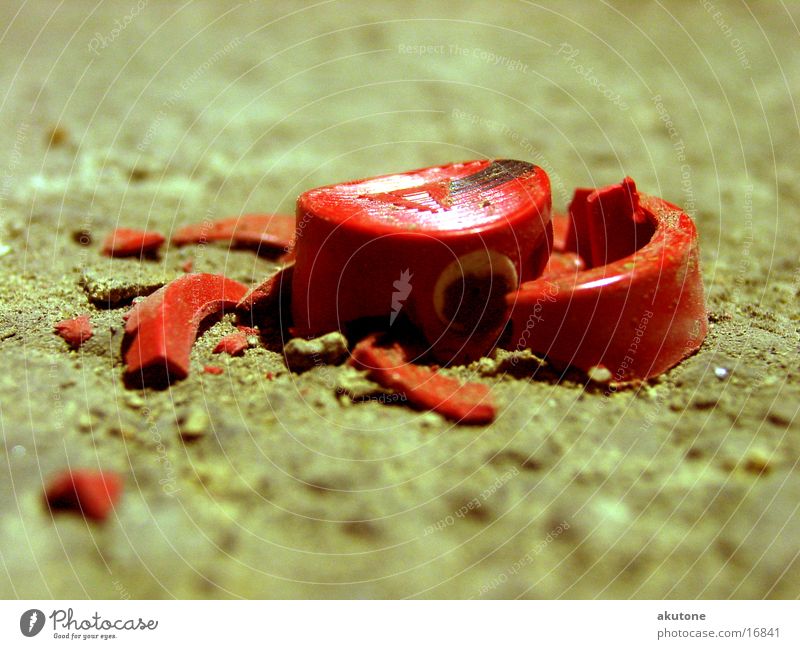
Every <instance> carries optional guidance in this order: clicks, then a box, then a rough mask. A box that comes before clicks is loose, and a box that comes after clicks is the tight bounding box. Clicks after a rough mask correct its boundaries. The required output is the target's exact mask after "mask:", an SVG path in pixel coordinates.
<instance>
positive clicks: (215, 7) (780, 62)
mask: <svg viewBox="0 0 800 649" xmlns="http://www.w3.org/2000/svg"><path fill="white" fill-rule="evenodd" d="M379 4H384V3H374V2H366V1H364V2H338V1H329V2H322V3H319V4H316V5H314V6H311V5H310V4H308V5H305V4H303V3H290V2H283V1H281V2H241V3H239V4H237V5H233V4H228V3H221V2H220V3H212V2H192V3H187V4H185V5H183V4H178V3H175V4H170V3H155V2H151V3H149V4H148V3H146V2H144V0H143V1H142V2H141V3H140V5H141V8H137V5H136V4H135V3H134V2H133V0H131V1H130V2H127V1H123V2H103V3H102V4H101V5H100V6H96V5H95V3H90V2H69V3H62V4H58V5H57V4H56V3H46V2H37V3H31V2H28V3H25V4H24V6H22V5H21V4H18V3H16V2H4V3H2V7H1V8H0V14H1V19H0V26H2V28H3V29H4V31H3V33H2V40H1V41H0V61H2V63H1V64H0V70H1V71H2V72H1V74H2V86H0V87H2V89H3V90H2V103H1V104H0V125H2V128H1V129H0V169H2V176H0V178H1V179H2V181H1V182H0V216H1V218H2V223H0V227H1V228H2V229H1V230H0V243H2V248H1V249H0V251H1V252H2V256H0V268H2V275H0V278H1V279H0V300H1V302H0V367H2V372H1V373H0V426H2V434H3V442H4V443H3V446H2V448H1V449H0V452H2V469H0V485H2V489H1V491H0V511H2V516H1V517H0V558H1V559H2V568H0V595H2V596H4V597H23V598H43V597H67V598H84V597H87V598H117V597H132V598H165V597H179V598H201V597H214V598H220V597H225V598H227V597H247V598H250V597H258V598H284V597H303V598H304V597H321V598H330V597H337V598H376V597H391V598H403V597H418V598H432V597H458V598H469V597H492V598H498V597H499V598H516V597H525V598H558V597H567V598H595V597H599V598H628V597H633V598H664V597H666V598H696V597H700V598H712V597H713V598H728V597H734V598H761V597H773V598H794V597H797V596H798V595H800V581H799V580H798V576H799V573H800V560H798V555H799V554H800V512H799V511H798V507H800V472H798V457H799V454H800V440H799V439H798V432H800V427H798V424H797V420H796V416H797V408H798V403H800V402H799V401H798V397H800V371H799V370H798V317H800V310H798V301H797V298H798V291H799V290H800V272H799V270H798V253H797V251H798V248H799V247H800V228H798V226H797V210H798V207H800V193H798V191H797V189H796V174H797V171H798V165H797V145H798V113H797V103H796V101H797V99H798V97H797V84H796V78H797V74H798V59H799V57H800V47H798V31H797V21H798V18H800V12H798V11H797V6H796V5H795V4H793V3H786V4H787V5H788V6H789V7H790V8H789V9H787V8H785V7H782V6H781V5H780V3H775V2H754V3H750V6H749V7H748V6H746V5H744V4H743V3H740V2H722V0H715V2H714V4H713V5H712V4H711V3H708V2H706V3H705V5H704V3H702V2H685V3H684V2H666V3H661V5H662V6H659V4H658V3H639V2H612V3H609V4H607V3H600V2H597V3H589V2H548V3H546V4H544V5H542V6H539V5H538V4H536V3H527V2H514V1H511V0H508V1H505V2H499V3H470V4H466V3H464V4H463V6H459V7H458V8H457V9H455V8H454V5H455V4H456V3H445V2H418V3H412V2H396V3H388V5H385V6H383V7H379ZM416 46H422V48H423V49H421V50H420V49H418V48H416V49H415V47H416ZM668 121H669V123H667V122H668ZM670 124H671V129H670ZM478 157H503V158H520V159H525V160H531V161H533V162H536V163H537V164H539V165H540V166H542V167H543V168H545V170H546V171H547V172H548V173H549V174H550V177H551V181H552V183H553V197H554V203H555V205H556V206H557V207H560V208H563V207H564V206H565V205H566V203H567V202H568V201H569V198H570V196H571V192H572V189H573V188H574V187H577V186H592V185H601V184H608V183H611V182H616V181H618V180H619V179H620V178H622V177H623V176H624V175H626V174H629V175H631V176H633V177H634V178H635V179H636V180H637V182H638V184H639V187H640V188H641V189H642V190H643V191H645V192H647V193H651V194H655V195H660V196H663V197H665V198H667V199H668V200H671V201H673V202H676V203H678V204H681V205H683V206H685V207H686V209H687V210H688V211H689V212H690V214H692V215H693V216H694V217H695V218H696V221H697V224H698V228H699V231H700V235H701V247H702V262H703V273H704V278H705V282H706V289H707V298H708V309H709V317H710V323H711V324H710V326H711V329H710V333H709V336H708V338H707V340H706V342H705V344H704V345H703V347H702V349H701V351H700V352H699V353H698V354H696V355H695V356H693V357H692V358H690V359H688V360H687V361H686V362H684V363H683V364H682V365H680V366H679V367H677V368H675V369H674V370H672V371H670V372H668V373H667V374H666V375H664V376H663V377H662V378H661V379H660V380H656V381H653V382H651V383H650V384H648V385H646V386H643V387H642V388H641V389H639V390H624V391H619V392H618V393H616V394H613V395H612V396H610V397H607V396H605V395H604V393H603V390H602V388H598V387H597V386H594V385H591V384H587V383H586V382H585V381H582V380H580V377H577V376H571V375H570V376H569V377H568V378H567V379H565V380H563V381H560V382H559V381H556V380H554V379H553V377H552V375H551V374H548V373H547V372H544V373H542V374H541V375H540V376H537V378H536V379H534V380H531V379H530V378H529V377H528V376H527V375H526V373H525V372H524V371H523V372H518V373H517V374H516V375H515V376H510V375H507V376H485V377H479V379H480V380H482V381H485V382H486V383H487V384H488V385H491V386H492V388H493V390H494V394H495V395H496V398H497V400H498V401H499V402H500V403H501V414H500V416H499V418H498V419H497V421H496V422H495V423H494V424H492V425H491V426H486V427H461V426H452V425H450V424H448V423H447V422H446V421H445V420H444V419H442V418H441V417H440V416H438V415H435V414H430V413H420V412H417V411H414V410H411V409H409V408H407V407H405V406H404V405H402V404H394V405H388V404H383V403H379V402H375V401H370V402H366V403H358V404H353V403H350V402H349V400H347V399H341V398H339V397H338V396H337V395H336V393H335V390H336V388H335V386H336V385H338V383H339V382H340V381H342V380H344V377H345V372H346V370H345V369H344V368H336V367H333V368H328V367H320V368H316V369H314V370H312V371H310V372H307V373H304V374H301V375H298V374H292V373H291V372H289V371H288V370H287V369H286V367H285V365H284V362H283V356H282V354H281V350H280V346H277V347H275V346H271V347H270V346H259V347H258V348H253V349H251V350H249V351H248V352H247V353H246V354H245V355H244V356H243V357H241V358H233V359H230V360H228V361H220V360H219V358H218V357H215V356H213V355H212V354H211V349H212V348H213V346H214V344H215V343H216V341H217V340H218V339H219V338H220V336H221V335H222V333H223V332H227V331H232V330H233V325H232V324H231V323H230V322H228V321H223V322H221V323H219V324H217V325H215V326H214V327H213V328H212V329H210V330H209V331H208V332H206V334H205V335H204V336H203V337H202V338H201V339H200V340H199V341H198V343H197V345H196V346H195V349H194V352H193V356H192V367H193V372H192V374H191V376H190V377H189V378H188V379H187V380H186V381H183V382H181V383H178V384H176V385H174V386H173V388H172V389H171V390H169V391H166V392H155V391H148V392H144V393H141V392H136V391H130V390H126V389H125V388H124V387H123V385H122V382H121V370H122V366H121V363H120V357H119V343H120V337H121V322H122V320H121V318H122V315H123V314H124V313H125V311H126V309H127V306H125V305H122V306H119V307H117V308H113V309H108V308H98V307H95V306H93V305H92V304H91V303H90V302H89V300H88V296H87V292H86V291H85V290H84V288H82V286H81V278H82V277H83V276H84V275H88V276H89V278H90V279H92V280H94V282H95V283H99V284H103V283H104V282H105V283H109V282H110V283H112V284H114V283H116V284H120V285H124V286H131V285H136V284H147V283H148V282H149V283H151V284H155V285H158V283H160V282H163V281H166V280H167V279H170V278H171V277H174V276H177V275H179V274H180V267H181V264H183V263H184V262H185V261H186V260H188V259H190V258H193V259H194V265H195V270H200V271H206V272H215V273H225V274H227V275H228V276H230V277H232V278H235V279H238V280H241V281H244V282H247V283H253V282H255V281H257V280H258V279H259V278H261V277H263V276H264V275H265V274H266V273H267V272H268V271H269V270H270V269H271V268H273V267H274V265H275V264H274V261H273V260H270V259H268V258H258V257H256V256H255V255H254V254H253V253H252V252H248V251H228V250H227V249H226V248H225V247H224V246H214V245H209V246H206V247H199V248H192V247H189V248H184V249H181V250H170V251H169V252H167V253H166V254H164V255H163V256H162V257H160V258H159V259H157V260H153V261H145V262H141V263H140V262H138V261H130V260H109V259H107V258H104V257H102V256H101V255H100V254H99V245H100V241H101V240H102V238H103V236H104V235H105V234H106V233H107V232H108V231H109V230H110V229H112V228H113V227H115V226H117V225H122V226H130V227H147V228H152V229H156V230H159V231H161V232H163V233H165V234H169V233H170V232H171V231H172V230H174V228H175V227H177V226H179V225H183V224H186V223H191V222H197V221H202V220H203V219H204V218H207V217H212V218H213V217H222V216H226V215H232V214H238V213H242V212H245V211H288V212H291V211H293V206H294V200H295V198H296V196H297V195H298V194H299V193H300V192H301V191H303V190H305V189H308V188H311V187H315V186H317V185H321V184H327V183H331V182H335V181H339V180H344V179H349V178H357V177H363V176H368V175H374V174H377V173H383V172H392V171H402V170H404V169H408V168H415V167H420V166H427V165H431V164H437V163H441V162H446V161H451V160H464V159H471V158H478ZM89 238H91V239H92V241H91V243H89ZM87 243H88V245H84V244H87ZM80 313H89V314H90V315H91V317H92V319H93V320H94V322H95V324H96V330H97V333H96V335H95V337H94V338H93V339H92V340H91V341H90V342H89V343H87V344H86V345H85V346H84V347H83V349H82V350H80V351H79V352H73V351H70V350H69V349H68V348H67V346H66V345H65V344H64V342H63V341H62V340H60V339H59V338H57V337H55V336H54V335H53V334H52V327H53V324H54V323H55V322H56V321H58V320H61V319H62V318H65V317H71V316H74V315H78V314H80ZM209 362H214V363H216V364H222V365H224V366H225V367H226V372H225V373H224V374H223V375H221V376H210V375H205V374H202V373H201V372H200V371H199V369H200V368H201V367H202V366H203V365H204V364H206V363H209ZM520 366H521V367H528V369H532V368H534V367H536V363H535V361H530V362H529V363H528V365H526V364H525V363H522V364H521V365H520ZM720 368H721V369H720ZM724 370H727V375H726V373H725V371H724ZM270 371H271V372H274V373H275V375H276V376H275V378H274V380H271V381H270V380H267V379H266V378H265V374H266V373H267V372H270ZM470 371H471V370H470V369H469V368H468V369H465V370H463V372H464V373H468V372H470ZM718 374H721V375H723V377H722V378H719V377H718V376H717V375H718ZM186 421H192V422H193V424H192V425H193V426H195V427H197V428H198V429H200V430H201V431H203V430H204V431H205V434H204V435H201V436H200V438H199V439H196V440H194V441H192V442H186V441H183V440H182V439H181V437H180V435H179V425H180V423H181V422H182V423H184V424H185V422H186ZM68 465H69V466H88V467H103V468H108V469H114V470H117V471H119V472H120V473H121V474H122V475H124V477H125V480H126V490H125V494H124V497H123V499H122V500H121V503H120V506H119V507H118V509H117V511H116V513H115V515H114V516H112V518H111V519H110V520H108V521H107V522H106V523H105V524H87V523H86V522H84V521H83V520H82V519H81V518H79V517H75V516H70V515H61V516H58V517H56V518H55V519H54V518H52V517H51V516H50V514H49V513H48V512H47V511H46V510H45V508H44V507H43V506H42V502H41V493H42V484H43V481H44V480H45V479H46V478H47V477H48V476H49V475H51V474H52V473H53V472H55V471H57V470H59V469H61V468H64V467H66V466H68ZM469 503H472V505H471V508H470V507H469ZM476 503H477V504H476ZM465 505H467V507H465ZM465 511H466V512H468V513H466V514H465Z"/></svg>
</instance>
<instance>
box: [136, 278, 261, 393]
mask: <svg viewBox="0 0 800 649" xmlns="http://www.w3.org/2000/svg"><path fill="white" fill-rule="evenodd" d="M245 293H247V287H246V286H245V285H244V284H240V283H239V282H236V281H234V280H231V279H228V278H227V277H223V276H222V275H210V274H208V273H192V274H188V275H184V276H183V277H179V278H178V279H176V280H174V281H172V282H170V283H169V284H167V285H166V286H164V287H163V288H161V289H159V290H158V291H156V292H155V293H153V294H152V295H150V296H149V297H147V298H145V299H144V300H142V301H141V302H138V303H137V304H136V305H135V306H134V307H133V308H132V309H131V310H130V311H129V312H128V314H127V316H126V322H125V334H126V340H125V343H124V359H125V365H126V370H125V376H126V379H127V380H128V381H129V382H132V383H135V384H141V385H149V386H153V387H160V386H163V385H165V384H169V383H171V382H172V381H175V380H180V379H184V378H186V377H187V376H188V374H189V355H190V353H191V351H192V345H193V344H194V341H195V338H196V337H197V332H198V329H199V327H200V324H201V323H202V322H203V320H205V319H206V318H208V317H210V316H212V315H221V312H224V311H233V310H234V308H235V307H236V304H237V303H238V302H239V300H241V299H242V297H244V295H245Z"/></svg>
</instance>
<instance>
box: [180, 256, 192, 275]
mask: <svg viewBox="0 0 800 649" xmlns="http://www.w3.org/2000/svg"><path fill="white" fill-rule="evenodd" d="M181 270H182V271H183V272H184V273H191V272H192V270H194V259H187V260H186V261H185V262H183V263H182V264H181Z"/></svg>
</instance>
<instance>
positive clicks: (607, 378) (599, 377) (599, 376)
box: [586, 365, 613, 383]
mask: <svg viewBox="0 0 800 649" xmlns="http://www.w3.org/2000/svg"><path fill="white" fill-rule="evenodd" d="M586 374H587V376H588V377H589V380H591V381H594V382H595V383H610V382H611V379H612V378H613V376H612V375H611V370H609V369H608V368H607V367H603V366H602V365H595V366H594V367H590V368H589V371H588V372H586Z"/></svg>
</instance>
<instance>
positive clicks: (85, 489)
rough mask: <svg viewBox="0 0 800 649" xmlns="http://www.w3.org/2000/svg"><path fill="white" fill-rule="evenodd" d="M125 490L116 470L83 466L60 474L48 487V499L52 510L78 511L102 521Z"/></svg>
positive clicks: (47, 501) (46, 495)
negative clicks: (92, 468)
mask: <svg viewBox="0 0 800 649" xmlns="http://www.w3.org/2000/svg"><path fill="white" fill-rule="evenodd" d="M121 493H122V479H121V478H120V477H119V475H117V474H116V473H113V472H110V471H91V470H88V469H79V470H74V471H64V472H62V473H59V474H58V475H56V476H55V477H54V478H53V479H52V480H51V481H50V483H49V484H48V486H47V488H46V489H45V501H46V503H47V505H48V507H49V508H50V510H51V511H74V512H79V513H82V514H83V516H84V517H85V518H89V519H92V520H97V521H102V520H104V519H105V518H106V517H107V516H108V515H109V514H110V513H111V511H112V510H113V509H114V505H115V504H116V502H117V501H118V500H119V497H120V494H121Z"/></svg>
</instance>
